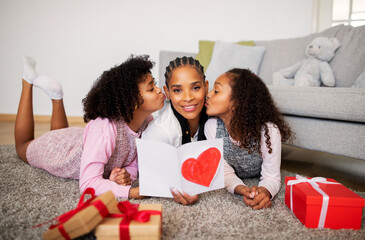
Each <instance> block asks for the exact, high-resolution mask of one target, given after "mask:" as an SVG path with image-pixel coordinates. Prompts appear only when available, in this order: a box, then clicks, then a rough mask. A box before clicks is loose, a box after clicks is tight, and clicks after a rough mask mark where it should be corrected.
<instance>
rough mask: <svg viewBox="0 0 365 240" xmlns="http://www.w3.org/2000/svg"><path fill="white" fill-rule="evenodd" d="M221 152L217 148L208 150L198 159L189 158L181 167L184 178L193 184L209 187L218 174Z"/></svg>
mask: <svg viewBox="0 0 365 240" xmlns="http://www.w3.org/2000/svg"><path fill="white" fill-rule="evenodd" d="M220 159H221V152H220V151H219V150H218V149H217V148H215V147H212V148H208V149H207V150H205V151H204V152H202V153H201V154H199V156H198V159H195V158H188V159H186V160H185V162H184V163H183V164H182V166H181V174H182V175H183V177H184V178H185V179H186V180H188V181H190V182H193V183H196V184H199V185H203V186H206V187H209V186H210V184H211V182H212V180H213V178H214V176H215V173H216V172H217V169H218V166H219V161H220Z"/></svg>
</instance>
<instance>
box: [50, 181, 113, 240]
mask: <svg viewBox="0 0 365 240" xmlns="http://www.w3.org/2000/svg"><path fill="white" fill-rule="evenodd" d="M87 194H90V195H91V198H89V199H88V200H86V201H84V198H85V195H87ZM117 204H118V201H117V200H116V199H115V196H114V194H113V193H112V192H111V191H109V192H106V193H104V194H102V195H100V196H98V197H95V191H94V189H92V188H88V189H86V190H85V192H84V193H83V194H82V195H81V198H80V200H79V203H78V205H77V207H76V208H75V209H73V210H71V211H69V212H67V213H65V214H62V215H61V216H59V217H57V218H55V219H53V220H52V221H56V223H55V224H52V225H51V226H50V228H49V229H48V231H47V232H45V233H44V234H43V238H44V239H46V240H51V239H52V240H56V239H57V240H58V239H73V238H76V237H79V236H82V235H85V234H87V233H89V232H90V231H91V230H93V229H94V228H95V226H96V225H98V224H99V223H100V222H101V221H102V220H103V219H104V218H105V217H106V216H107V215H108V214H109V213H110V212H111V211H112V209H114V208H115V206H116V205H117Z"/></svg>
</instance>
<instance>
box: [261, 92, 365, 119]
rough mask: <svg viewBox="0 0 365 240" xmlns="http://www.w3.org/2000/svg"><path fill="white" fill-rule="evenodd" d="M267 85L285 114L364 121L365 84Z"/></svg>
mask: <svg viewBox="0 0 365 240" xmlns="http://www.w3.org/2000/svg"><path fill="white" fill-rule="evenodd" d="M268 88H269V90H270V93H271V95H272V96H273V99H274V101H275V103H276V105H277V107H278V108H279V110H280V111H281V112H282V113H283V114H288V115H296V116H304V117H314V118H323V119H334V120H343V121H351V122H362V123H365V111H364V109H365V89H364V88H299V87H292V86H277V85H268Z"/></svg>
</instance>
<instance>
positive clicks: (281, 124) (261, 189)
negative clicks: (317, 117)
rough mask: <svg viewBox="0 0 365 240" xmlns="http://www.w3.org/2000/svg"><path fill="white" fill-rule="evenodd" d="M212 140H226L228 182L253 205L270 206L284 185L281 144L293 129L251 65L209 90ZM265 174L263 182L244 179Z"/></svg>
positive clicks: (208, 125)
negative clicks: (245, 182) (281, 167)
mask: <svg viewBox="0 0 365 240" xmlns="http://www.w3.org/2000/svg"><path fill="white" fill-rule="evenodd" d="M206 107H207V114H208V115H209V116H215V117H217V118H210V119H209V120H208V121H207V123H206V125H205V135H206V137H207V139H215V138H223V149H224V150H223V155H224V159H225V164H224V175H225V186H226V188H227V190H228V191H229V192H231V193H236V194H239V195H242V196H243V201H244V203H245V204H246V205H247V206H250V207H252V208H253V209H261V208H266V207H270V206H271V199H272V198H273V197H274V196H275V195H276V194H277V193H278V191H279V188H280V181H281V177H280V162H281V142H285V141H288V140H290V141H291V140H292V138H293V133H292V132H291V130H290V128H289V125H288V124H287V123H286V122H285V121H284V119H283V117H282V115H281V113H280V112H279V111H278V109H277V107H276V106H275V104H274V101H273V99H272V97H271V94H270V92H269V90H268V89H267V87H266V85H265V83H264V82H263V81H262V80H261V79H260V78H259V77H258V76H256V75H255V74H253V73H252V72H251V71H249V70H247V69H238V68H235V69H232V70H229V71H228V72H226V73H224V74H222V75H221V76H219V77H218V78H217V80H216V81H215V83H214V88H213V89H212V90H211V91H210V92H209V93H208V95H207V101H206ZM257 176H260V182H259V184H258V186H252V187H248V186H246V185H245V184H244V183H243V181H242V179H245V178H251V177H257Z"/></svg>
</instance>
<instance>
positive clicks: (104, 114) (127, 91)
mask: <svg viewBox="0 0 365 240" xmlns="http://www.w3.org/2000/svg"><path fill="white" fill-rule="evenodd" d="M153 66H154V62H152V61H151V60H149V56H148V55H141V56H134V55H131V56H130V57H129V58H128V59H127V60H126V61H125V62H123V63H122V64H120V65H119V66H115V67H113V68H111V69H110V70H108V71H105V72H104V73H103V74H102V75H101V76H100V77H99V78H98V80H96V81H95V82H94V84H93V86H92V88H91V90H90V91H89V93H88V94H87V95H86V97H85V98H84V99H83V100H82V103H83V106H84V121H85V122H89V121H90V120H93V119H96V118H98V117H101V118H107V119H109V121H110V122H112V121H120V120H124V121H125V122H127V123H129V122H130V121H131V120H132V119H133V112H134V110H135V108H136V107H139V106H140V105H141V104H142V103H143V99H142V96H141V94H140V92H139V88H138V84H140V83H141V82H143V81H145V79H146V77H147V76H146V75H147V74H148V73H151V69H152V67H153Z"/></svg>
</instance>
